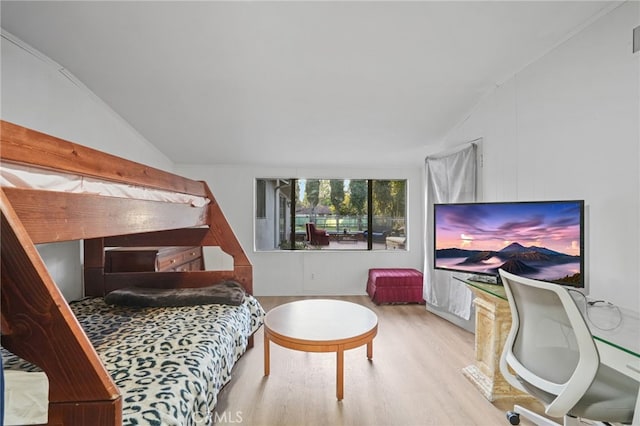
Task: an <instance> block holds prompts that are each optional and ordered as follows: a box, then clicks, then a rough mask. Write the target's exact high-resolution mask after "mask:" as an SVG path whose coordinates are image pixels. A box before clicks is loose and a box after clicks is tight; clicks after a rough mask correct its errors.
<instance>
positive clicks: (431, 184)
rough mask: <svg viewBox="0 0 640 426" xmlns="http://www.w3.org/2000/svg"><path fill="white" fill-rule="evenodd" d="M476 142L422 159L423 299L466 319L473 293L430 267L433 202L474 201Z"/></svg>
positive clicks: (444, 273)
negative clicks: (423, 180) (423, 209)
mask: <svg viewBox="0 0 640 426" xmlns="http://www.w3.org/2000/svg"><path fill="white" fill-rule="evenodd" d="M476 152H477V145H476V144H475V143H468V144H465V145H463V146H461V147H458V148H456V149H455V150H454V151H448V152H445V153H442V154H437V155H433V156H429V157H427V158H426V160H425V167H426V169H425V200H426V202H425V204H426V205H425V207H426V208H425V210H426V214H425V228H424V229H425V234H426V235H425V238H424V241H425V243H426V247H425V264H424V286H423V289H424V290H423V292H424V299H425V300H426V301H427V303H428V304H430V305H432V306H434V307H436V308H438V309H440V310H443V311H445V312H450V313H452V314H454V315H456V316H458V317H460V318H463V319H465V320H468V319H469V318H470V317H471V303H472V301H473V294H472V292H471V290H469V289H468V288H467V286H466V285H464V284H463V283H461V282H459V281H457V280H455V279H454V278H453V275H452V273H451V272H448V271H441V270H434V269H433V256H434V252H433V250H434V247H433V205H434V204H435V203H460V202H471V201H475V200H476V186H477V184H476V181H477V178H476V176H477V170H476V163H477V162H476V156H477V153H476Z"/></svg>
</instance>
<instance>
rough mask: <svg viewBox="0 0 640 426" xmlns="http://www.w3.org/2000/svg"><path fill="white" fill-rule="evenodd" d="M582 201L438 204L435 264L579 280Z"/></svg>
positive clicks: (578, 282) (562, 280) (560, 280)
mask: <svg viewBox="0 0 640 426" xmlns="http://www.w3.org/2000/svg"><path fill="white" fill-rule="evenodd" d="M583 224H584V202H583V201H545V202H511V203H464V204H436V205H435V206H434V248H435V250H434V253H435V256H434V267H435V268H436V269H447V270H452V271H461V272H468V273H473V274H484V275H494V276H495V275H497V274H498V269H500V268H502V269H504V270H506V271H509V272H512V273H514V274H517V275H521V276H526V277H530V278H535V279H539V280H544V281H550V282H556V283H559V284H565V285H571V286H579V287H582V286H583V285H584V283H583V270H584V253H583V244H584V243H583V241H584V237H583V230H584V225H583Z"/></svg>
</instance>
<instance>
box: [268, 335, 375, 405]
mask: <svg viewBox="0 0 640 426" xmlns="http://www.w3.org/2000/svg"><path fill="white" fill-rule="evenodd" d="M270 344H271V340H269V337H267V335H266V334H265V336H264V375H265V376H268V375H269V373H270V363H271V358H270V347H269V345H270ZM367 358H368V359H369V360H371V359H373V339H372V340H371V341H370V342H368V343H367ZM336 398H338V401H342V399H343V398H344V345H338V348H337V350H336Z"/></svg>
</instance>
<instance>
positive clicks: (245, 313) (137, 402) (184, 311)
mask: <svg viewBox="0 0 640 426" xmlns="http://www.w3.org/2000/svg"><path fill="white" fill-rule="evenodd" d="M70 306H71V309H72V310H73V312H74V313H75V315H76V317H77V319H78V321H79V322H80V324H81V325H82V327H83V329H84V330H85V332H86V333H87V336H88V337H89V340H90V341H91V342H92V343H93V346H94V347H95V349H96V352H97V353H98V355H99V356H100V358H101V360H102V362H103V364H104V366H105V367H106V369H107V371H108V372H109V374H110V375H111V377H112V379H113V381H114V382H115V384H116V385H117V386H118V388H119V389H120V392H121V394H122V419H123V425H124V426H134V425H148V426H187V425H192V426H196V425H198V426H200V425H209V424H212V423H213V417H212V416H213V409H214V407H215V405H216V402H217V394H218V392H219V391H220V389H221V388H222V387H223V386H224V385H225V384H226V383H227V382H229V380H230V379H231V370H232V368H233V366H234V364H235V363H236V361H237V360H238V359H239V358H240V356H241V355H242V354H243V353H244V352H245V350H246V348H247V342H248V338H249V336H250V335H251V334H253V333H254V332H255V331H256V330H257V329H258V328H259V327H260V326H261V325H262V323H263V318H264V314H265V312H264V310H263V309H262V307H261V306H260V304H259V303H258V301H257V300H256V299H255V298H254V297H252V296H250V295H247V296H245V301H244V303H243V304H242V305H240V306H230V305H220V304H214V305H198V306H184V307H172V308H132V307H124V306H110V305H107V304H106V303H105V302H104V299H102V298H87V299H83V300H81V301H77V302H72V303H71V304H70ZM3 358H4V362H5V366H4V367H5V369H23V370H25V369H26V370H31V371H34V370H36V369H37V367H35V366H32V365H30V364H28V363H26V362H25V361H23V360H21V359H20V358H18V357H16V356H15V355H12V354H7V352H6V351H3Z"/></svg>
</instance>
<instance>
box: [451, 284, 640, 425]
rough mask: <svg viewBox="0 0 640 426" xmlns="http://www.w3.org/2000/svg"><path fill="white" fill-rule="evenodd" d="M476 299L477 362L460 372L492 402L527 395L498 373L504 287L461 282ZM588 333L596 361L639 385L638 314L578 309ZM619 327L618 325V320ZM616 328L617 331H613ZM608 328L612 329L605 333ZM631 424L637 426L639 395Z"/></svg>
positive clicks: (505, 316) (505, 325)
mask: <svg viewBox="0 0 640 426" xmlns="http://www.w3.org/2000/svg"><path fill="white" fill-rule="evenodd" d="M463 282H464V283H465V284H467V285H468V286H469V288H470V289H471V291H473V294H474V296H475V299H474V301H473V303H474V305H475V307H476V343H475V352H476V362H475V364H474V365H471V366H468V367H466V368H465V369H464V370H463V373H464V375H465V376H466V377H467V378H468V379H469V380H470V381H471V382H472V383H474V384H475V385H476V386H477V387H478V389H479V390H480V391H481V392H482V394H483V395H484V396H485V397H486V398H487V399H489V400H490V401H495V400H497V399H502V398H508V399H514V400H516V401H518V400H521V399H526V398H527V396H525V395H524V394H522V393H521V392H519V391H518V390H516V389H514V388H513V387H511V386H510V385H509V384H508V383H507V382H506V381H505V380H504V378H503V377H502V375H501V374H500V355H501V354H502V348H503V347H504V342H505V339H506V338H507V335H508V334H509V330H510V328H511V311H510V309H509V302H508V301H507V297H506V294H505V290H504V287H502V286H498V285H495V284H486V283H480V282H475V281H467V280H463ZM581 309H582V312H583V313H584V314H585V318H586V322H587V325H588V326H589V329H590V330H591V333H592V335H593V338H594V340H595V342H596V347H597V348H598V352H599V354H600V361H601V362H602V363H603V364H606V365H608V366H610V367H612V368H614V369H616V370H618V371H620V372H621V373H623V374H625V375H627V376H629V377H632V378H634V379H635V380H637V381H639V382H640V317H639V315H638V313H637V312H632V311H630V310H627V309H620V310H619V312H620V315H621V316H620V315H619V314H618V310H617V309H616V308H613V307H612V306H611V305H604V304H596V305H594V306H590V305H586V304H585V306H583V307H581ZM619 320H620V323H619V324H618V321H619ZM614 326H615V327H614ZM609 328H612V329H611V330H607V329H609ZM632 424H633V425H636V426H640V395H639V396H638V400H637V401H636V410H635V415H634V418H633V423H632Z"/></svg>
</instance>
